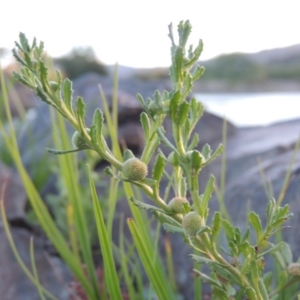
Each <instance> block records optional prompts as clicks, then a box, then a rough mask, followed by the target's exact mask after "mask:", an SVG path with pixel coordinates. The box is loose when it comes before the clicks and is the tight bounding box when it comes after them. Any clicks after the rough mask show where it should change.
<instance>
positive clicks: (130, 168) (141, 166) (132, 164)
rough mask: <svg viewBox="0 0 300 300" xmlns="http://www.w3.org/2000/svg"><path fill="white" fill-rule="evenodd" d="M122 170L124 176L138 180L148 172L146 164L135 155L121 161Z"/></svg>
mask: <svg viewBox="0 0 300 300" xmlns="http://www.w3.org/2000/svg"><path fill="white" fill-rule="evenodd" d="M122 172H123V174H124V176H125V178H127V179H129V180H132V181H140V180H142V179H144V178H145V177H146V176H147V174H148V167H147V165H146V164H145V163H144V162H142V161H141V160H139V159H138V158H136V157H133V158H129V159H128V160H126V161H125V162H124V163H123V166H122Z"/></svg>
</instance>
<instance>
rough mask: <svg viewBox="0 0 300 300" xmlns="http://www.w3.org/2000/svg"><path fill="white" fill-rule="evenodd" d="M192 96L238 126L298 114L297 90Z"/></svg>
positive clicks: (269, 121)
mask: <svg viewBox="0 0 300 300" xmlns="http://www.w3.org/2000/svg"><path fill="white" fill-rule="evenodd" d="M196 98H197V99H198V100H200V101H201V102H202V103H203V104H204V106H205V108H206V110H207V111H209V112H211V113H214V114H216V115H218V116H220V117H222V118H223V117H226V119H227V120H229V121H231V122H232V123H233V124H235V125H236V126H241V127H244V126H257V125H268V124H271V123H275V122H280V121H287V120H291V119H295V118H300V93H264V94H262V93H260V94H255V93H253V94H252V93H251V94H250V93H249V94H196Z"/></svg>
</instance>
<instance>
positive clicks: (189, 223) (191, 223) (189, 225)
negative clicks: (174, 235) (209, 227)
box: [182, 211, 202, 237]
mask: <svg viewBox="0 0 300 300" xmlns="http://www.w3.org/2000/svg"><path fill="white" fill-rule="evenodd" d="M182 227H183V229H184V232H185V233H186V234H187V235H188V236H190V237H194V236H195V235H196V234H197V232H198V231H199V230H200V229H201V227H202V217H201V216H200V215H199V214H198V213H196V212H195V211H191V212H189V213H188V214H186V215H185V216H184V217H183V220H182Z"/></svg>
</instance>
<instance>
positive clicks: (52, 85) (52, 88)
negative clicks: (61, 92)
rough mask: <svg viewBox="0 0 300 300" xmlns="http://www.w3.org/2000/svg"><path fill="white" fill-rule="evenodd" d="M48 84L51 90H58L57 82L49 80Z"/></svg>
mask: <svg viewBox="0 0 300 300" xmlns="http://www.w3.org/2000/svg"><path fill="white" fill-rule="evenodd" d="M49 86H50V88H51V90H52V91H53V92H56V91H57V90H58V83H57V82H55V81H49Z"/></svg>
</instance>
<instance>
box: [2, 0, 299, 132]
mask: <svg viewBox="0 0 300 300" xmlns="http://www.w3.org/2000/svg"><path fill="white" fill-rule="evenodd" d="M297 7H298V4H297V1H293V0H286V1H276V2H274V1H268V0H265V1H258V0H254V1H248V0H245V1H238V0H229V1H222V0H219V1H200V0H199V1H191V0H186V1H184V2H181V1H156V0H154V1H133V0H128V1H121V0H119V1H116V0H115V1H114V0H111V1H91V0H86V1H84V2H83V1H77V2H74V1H57V0H53V1H51V2H50V1H37V0H28V1H22V0H17V1H2V4H1V10H0V11H1V18H0V57H1V65H2V67H3V68H4V69H5V71H6V73H7V74H11V73H12V70H13V69H14V68H16V66H15V64H14V60H13V58H12V56H11V49H12V48H13V47H14V41H15V40H17V39H18V34H19V32H24V33H25V34H26V36H27V37H28V38H29V39H32V38H33V37H36V38H37V40H38V41H40V40H42V41H43V42H44V43H45V49H46V51H47V53H48V54H49V55H50V56H51V57H53V58H54V63H55V65H57V66H58V67H59V68H61V69H63V71H64V73H65V75H66V76H68V77H70V78H71V79H75V78H76V77H79V76H80V75H82V74H83V73H86V72H96V73H98V74H102V75H105V76H110V75H111V74H112V70H113V65H114V64H115V63H116V62H118V63H119V65H120V67H119V76H120V77H123V78H132V79H135V78H139V79H142V80H145V81H150V80H153V79H161V80H167V77H168V66H169V65H170V55H169V53H170V51H169V47H170V40H169V39H168V37H167V35H168V25H169V24H170V23H171V22H172V23H173V24H174V31H175V30H176V24H178V22H179V21H180V20H185V19H189V20H190V21H191V23H192V25H193V33H192V39H191V40H190V42H191V43H193V44H194V45H196V44H197V43H198V39H199V38H201V39H203V42H204V49H203V53H202V56H201V63H202V65H204V66H205V67H206V69H207V70H206V72H205V74H204V76H203V77H202V79H201V80H200V81H199V83H198V84H197V85H196V86H195V87H194V92H195V94H196V96H197V98H198V99H199V100H201V101H202V102H204V104H205V105H206V107H207V109H208V110H209V111H211V112H213V113H216V114H217V115H219V116H221V117H223V116H226V117H227V118H228V119H229V120H230V121H232V122H233V123H234V124H235V125H237V126H256V125H266V124H270V123H273V122H276V121H282V120H289V119H293V118H297V117H300V81H299V79H300V36H299V33H298V28H299V17H298V8H297ZM137 92H138V91H137Z"/></svg>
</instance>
